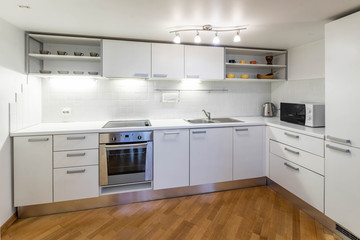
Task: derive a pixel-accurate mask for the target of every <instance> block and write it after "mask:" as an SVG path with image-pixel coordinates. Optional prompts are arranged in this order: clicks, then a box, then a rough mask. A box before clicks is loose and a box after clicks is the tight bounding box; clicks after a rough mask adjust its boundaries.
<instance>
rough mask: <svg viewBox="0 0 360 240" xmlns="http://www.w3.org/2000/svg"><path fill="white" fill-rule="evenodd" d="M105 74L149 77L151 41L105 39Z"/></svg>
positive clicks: (110, 76) (103, 46) (119, 76)
mask: <svg viewBox="0 0 360 240" xmlns="http://www.w3.org/2000/svg"><path fill="white" fill-rule="evenodd" d="M102 48H103V62H102V64H103V76H104V77H109V78H117V77H118V78H149V77H150V76H151V43H145V42H129V41H117V40H103V41H102Z"/></svg>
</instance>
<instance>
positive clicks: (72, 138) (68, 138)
mask: <svg viewBox="0 0 360 240" xmlns="http://www.w3.org/2000/svg"><path fill="white" fill-rule="evenodd" d="M85 138H86V136H81V137H67V138H66V139H67V140H83V139H85Z"/></svg>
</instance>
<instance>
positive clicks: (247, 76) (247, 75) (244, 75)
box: [240, 74, 249, 78]
mask: <svg viewBox="0 0 360 240" xmlns="http://www.w3.org/2000/svg"><path fill="white" fill-rule="evenodd" d="M240 78H249V74H241V75H240Z"/></svg>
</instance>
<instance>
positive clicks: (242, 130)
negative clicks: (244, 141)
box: [235, 128, 249, 132]
mask: <svg viewBox="0 0 360 240" xmlns="http://www.w3.org/2000/svg"><path fill="white" fill-rule="evenodd" d="M235 131H237V132H247V131H249V129H248V128H238V129H235Z"/></svg>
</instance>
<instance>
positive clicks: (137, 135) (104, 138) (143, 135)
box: [100, 131, 153, 144]
mask: <svg viewBox="0 0 360 240" xmlns="http://www.w3.org/2000/svg"><path fill="white" fill-rule="evenodd" d="M152 140H153V132H152V131H142V132H114V133H101V134H100V144H101V143H129V142H148V141H152Z"/></svg>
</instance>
